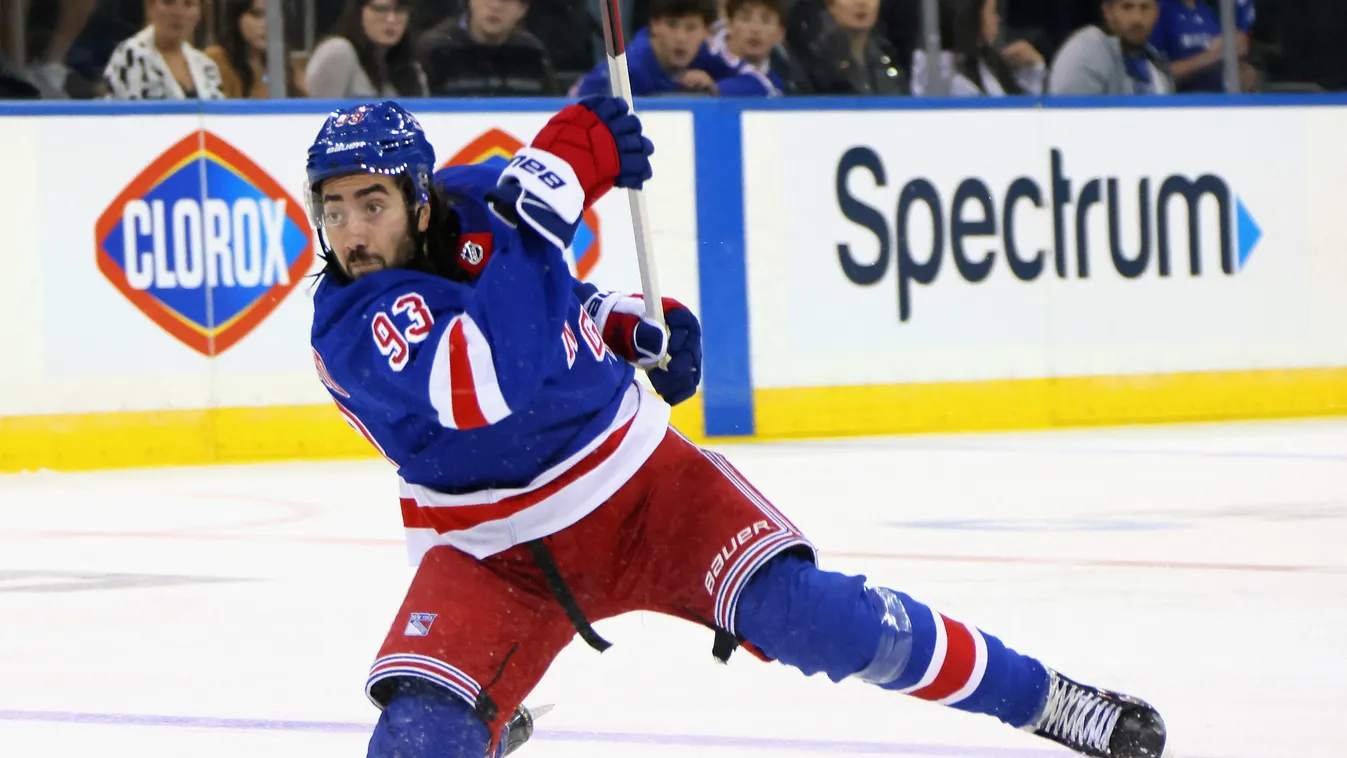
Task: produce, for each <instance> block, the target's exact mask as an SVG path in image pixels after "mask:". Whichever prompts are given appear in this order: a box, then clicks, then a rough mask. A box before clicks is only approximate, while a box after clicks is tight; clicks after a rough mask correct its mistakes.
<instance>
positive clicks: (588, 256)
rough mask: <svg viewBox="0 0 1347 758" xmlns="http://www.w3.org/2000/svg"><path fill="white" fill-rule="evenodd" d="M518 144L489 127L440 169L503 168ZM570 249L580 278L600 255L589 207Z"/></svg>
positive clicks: (596, 216)
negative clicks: (467, 167) (456, 167)
mask: <svg viewBox="0 0 1347 758" xmlns="http://www.w3.org/2000/svg"><path fill="white" fill-rule="evenodd" d="M521 147H524V143H522V142H520V141H519V140H517V139H515V138H514V137H512V136H510V135H509V134H507V133H506V132H503V131H501V130H500V129H492V130H491V131H489V132H486V133H485V134H483V135H482V136H480V137H478V138H477V139H475V140H473V141H472V142H469V143H468V144H467V146H466V147H464V148H463V149H462V150H459V151H458V153H456V154H455V155H454V157H452V158H450V159H449V160H447V161H445V162H444V165H443V166H440V168H441V169H443V168H445V167H447V166H466V165H471V164H474V163H483V164H486V165H488V166H498V167H499V168H501V169H502V170H504V168H505V164H507V163H509V162H510V159H511V158H513V157H514V154H515V152H516V151H518V150H519V148H521ZM571 250H572V251H573V252H574V253H575V276H576V278H577V279H584V278H586V277H588V276H589V272H591V271H593V270H594V266H595V264H597V263H598V262H599V257H600V246H599V214H597V213H595V212H594V209H593V208H590V209H588V210H586V211H585V212H584V214H582V215H581V216H580V228H579V229H577V230H576V232H575V241H574V242H572V243H571Z"/></svg>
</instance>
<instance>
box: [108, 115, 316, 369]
mask: <svg viewBox="0 0 1347 758" xmlns="http://www.w3.org/2000/svg"><path fill="white" fill-rule="evenodd" d="M95 239H96V246H97V258H98V268H99V270H100V271H102V272H103V275H104V276H106V277H107V278H108V281H109V282H111V283H112V285H113V286H114V287H116V288H117V289H118V290H120V291H121V293H122V294H123V295H125V296H126V298H127V299H128V300H130V301H131V302H132V303H133V304H134V305H135V306H136V307H137V308H139V309H140V310H141V312H143V313H144V314H145V315H146V316H149V317H150V319H152V320H153V321H154V322H155V323H156V324H158V325H159V326H160V327H162V328H163V329H164V331H166V332H168V333H169V334H171V335H173V336H174V337H176V338H177V339H178V340H179V341H180V342H182V343H183V344H184V345H186V346H188V347H190V348H192V349H193V350H196V351H197V352H199V353H201V354H202V355H218V354H220V353H223V352H224V351H225V350H227V349H229V348H230V347H232V346H233V345H235V344H237V343H238V341H239V340H241V339H243V338H244V337H245V336H247V335H248V333H249V332H251V331H252V330H253V329H255V328H257V326H258V325H259V324H261V323H262V321H263V320H265V319H266V317H267V316H268V315H270V314H271V312H272V311H273V310H275V309H276V306H277V305H279V304H280V303H281V301H282V300H284V299H285V297H286V295H288V294H290V291H291V290H293V289H294V288H295V285H297V284H298V283H299V282H300V280H301V279H303V278H304V275H305V274H307V273H308V271H309V269H310V268H311V267H312V266H313V261H314V254H313V247H312V242H311V239H310V236H309V225H308V219H307V217H306V216H305V214H304V209H303V206H302V205H300V203H299V202H298V201H296V200H295V199H294V198H293V197H292V196H290V194H289V193H287V192H286V191H285V190H283V189H281V186H280V185H279V184H277V183H276V180H275V179H272V178H271V176H269V175H268V174H267V173H266V172H265V171H263V170H262V169H261V168H259V167H258V166H257V164H255V163H253V162H252V161H251V160H249V159H248V157H247V156H245V155H244V154H243V153H241V152H239V151H238V150H237V149H236V148H234V147H233V146H232V145H230V144H229V143H227V142H225V141H224V140H222V139H220V138H219V137H217V136H215V135H214V134H211V133H210V132H206V131H201V132H194V133H192V134H190V135H188V136H187V137H185V138H184V139H183V140H182V141H181V142H179V143H178V144H176V145H174V146H173V147H170V148H169V149H168V150H166V151H164V154H163V155H161V156H159V158H158V159H156V160H155V161H154V162H153V163H151V164H150V165H149V167H148V168H146V169H145V170H144V171H142V172H141V173H140V175H139V176H137V177H136V178H135V179H133V180H132V181H131V183H130V184H129V185H128V186H127V188H126V189H125V190H123V191H122V193H121V195H119V196H118V197H117V199H116V200H114V201H112V204H111V205H109V206H108V207H107V210H105V211H103V215H102V216H100V217H99V219H98V225H97V229H96V233H95Z"/></svg>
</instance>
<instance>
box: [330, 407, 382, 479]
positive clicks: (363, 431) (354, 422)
mask: <svg viewBox="0 0 1347 758" xmlns="http://www.w3.org/2000/svg"><path fill="white" fill-rule="evenodd" d="M332 402H334V403H337V410H338V411H340V412H341V416H342V418H344V419H346V423H347V424H350V425H351V428H352V429H354V430H356V431H357V432H360V436H361V437H364V438H365V440H366V441H367V442H369V443H370V444H371V445H373V446H374V449H375V450H378V451H379V455H382V456H383V457H384V460H386V461H388V462H389V463H391V464H393V466H394V467H397V466H398V462H397V461H395V460H393V459H392V458H389V457H388V453H385V452H384V448H383V445H380V444H379V441H378V440H376V439H374V435H373V434H370V433H369V427H367V426H365V424H364V423H363V422H361V421H360V419H359V418H357V417H356V415H355V414H354V413H351V411H350V410H348V409H347V408H346V406H344V405H342V404H341V403H340V402H337V401H336V400H335V399H334V400H333V401H332Z"/></svg>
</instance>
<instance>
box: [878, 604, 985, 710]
mask: <svg viewBox="0 0 1347 758" xmlns="http://www.w3.org/2000/svg"><path fill="white" fill-rule="evenodd" d="M931 615H932V616H933V617H934V620H935V651H934V652H933V653H932V654H931V662H930V664H929V665H928V666H927V667H926V673H924V674H922V677H921V679H919V680H918V681H917V683H916V684H914V685H912V686H911V687H908V688H906V689H902V690H899V692H904V693H906V694H908V695H911V696H912V697H918V698H921V699H922V700H930V701H932V702H935V703H940V704H941V705H954V704H955V703H958V702H959V701H960V700H963V699H964V698H966V697H968V696H969V695H972V694H973V691H974V690H976V689H977V688H978V685H979V684H981V683H982V676H983V675H984V674H986V673H987V641H986V640H985V639H983V637H982V632H980V631H978V629H977V627H974V626H969V625H967V624H964V623H961V622H959V621H955V620H953V619H951V618H948V617H946V616H944V615H942V614H941V613H939V612H938V611H935V610H932V611H931Z"/></svg>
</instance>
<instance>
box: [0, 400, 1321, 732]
mask: <svg viewBox="0 0 1347 758" xmlns="http://www.w3.org/2000/svg"><path fill="white" fill-rule="evenodd" d="M720 449H722V450H723V452H725V453H726V454H727V455H728V456H729V457H730V459H731V460H732V461H734V462H735V463H736V465H738V466H739V468H740V469H741V470H742V471H743V472H744V473H745V474H746V475H747V476H748V477H749V478H750V479H751V480H752V481H753V482H755V483H756V484H757V485H758V487H759V488H760V489H761V490H763V491H764V492H765V493H766V494H767V495H768V496H769V497H770V498H772V499H773V500H774V501H775V502H776V504H777V505H778V506H780V507H781V508H782V509H783V510H785V511H786V512H787V513H788V514H789V515H790V516H791V517H792V519H793V520H794V521H795V522H796V523H797V524H798V525H799V526H801V527H802V528H803V529H804V530H805V531H806V532H807V533H808V534H809V535H810V536H811V537H812V538H813V539H814V541H815V542H816V543H817V544H818V545H819V547H820V548H821V550H822V551H823V560H824V566H825V567H826V568H829V569H834V570H841V571H848V572H855V573H865V574H867V575H868V576H869V577H870V578H871V579H872V581H875V582H877V583H882V584H885V585H888V586H891V587H895V588H899V589H902V590H904V591H906V592H909V593H911V594H912V595H914V596H916V597H918V598H920V599H922V600H924V601H926V602H929V603H931V604H933V605H935V606H936V607H938V608H940V609H941V610H942V611H944V612H945V613H946V614H947V615H950V616H953V617H956V618H959V619H961V620H965V621H968V622H971V623H975V624H977V625H979V626H980V627H982V628H983V629H984V630H986V631H988V632H989V633H992V634H995V635H997V636H999V637H1001V638H1002V639H1003V640H1004V641H1005V642H1006V643H1007V644H1009V645H1010V646H1012V647H1014V648H1016V649H1018V650H1021V651H1023V652H1027V653H1030V654H1034V655H1037V656H1038V657H1040V658H1041V659H1043V660H1044V662H1046V663H1047V664H1049V665H1051V666H1054V667H1056V668H1058V669H1059V670H1061V671H1063V672H1064V673H1067V674H1068V675H1071V676H1074V677H1076V678H1079V679H1083V680H1086V681H1090V682H1093V683H1098V684H1101V685H1106V686H1112V687H1116V688H1119V689H1123V690H1126V691H1129V692H1133V693H1135V694H1138V695H1140V696H1142V697H1145V698H1147V699H1150V700H1151V701H1152V702H1154V703H1156V704H1157V705H1158V706H1159V707H1160V708H1161V710H1162V712H1163V713H1164V714H1165V716H1166V718H1167V720H1168V722H1169V724H1170V728H1171V732H1172V733H1173V735H1174V738H1175V740H1176V741H1177V743H1178V744H1179V746H1180V747H1182V748H1183V749H1184V751H1185V755H1186V756H1189V758H1329V757H1332V758H1343V757H1344V756H1347V422H1344V421H1311V422H1293V423H1271V424H1256V425H1210V426H1192V427H1176V428H1136V429H1123V430H1103V431H1081V432H1056V433H1042V434H1017V435H988V436H943V437H909V438H899V439H883V440H849V441H837V442H827V443H790V444H772V445H751V446H725V447H722V448H720ZM690 507H692V506H690ZM397 513H398V511H397V505H396V488H395V486H394V479H393V475H392V472H391V471H390V470H388V468H387V464H384V463H383V462H381V461H369V462H354V463H350V462H348V463H315V464H287V465H260V466H239V467H220V468H203V469H159V470H145V471H124V472H111V473H94V474H49V473H43V474H34V475H23V476H11V477H0V756H6V757H8V756H14V758H27V757H28V756H42V757H43V758H61V757H64V756H71V757H76V756H78V757H81V758H82V757H84V756H100V757H101V756H135V757H136V758H149V757H157V756H192V757H193V758H217V757H219V758H224V757H226V756H227V757H228V758H237V757H238V756H247V757H248V758H269V757H270V756H285V757H286V758H291V757H293V756H324V757H327V756H334V757H335V756H356V757H358V756H363V755H364V754H365V744H366V741H367V730H368V726H369V725H370V724H372V723H373V720H374V718H375V711H374V709H373V707H372V706H371V705H370V704H369V703H368V702H367V701H366V700H365V698H364V694H363V682H364V677H365V673H366V671H367V668H368V665H369V663H370V662H371V660H372V658H373V656H374V654H375V652H376V651H377V649H378V647H379V644H380V642H381V641H382V639H383V636H384V634H385V632H386V630H387V628H388V626H389V624H390V623H391V622H392V614H394V612H395V611H396V610H397V608H398V606H399V604H400V601H401V598H402V593H403V591H404V590H405V588H406V585H407V582H408V581H409V579H410V577H411V569H409V568H408V567H407V565H406V561H405V555H404V551H403V548H402V543H401V537H400V527H399V523H398V515H397ZM174 582H176V583H174ZM597 627H598V629H599V631H600V633H601V634H603V635H605V636H606V637H607V638H608V639H610V640H612V641H613V642H614V643H615V647H614V648H613V649H611V650H610V651H608V652H607V653H604V654H603V655H599V654H597V653H595V652H593V651H592V650H590V649H589V648H587V647H585V646H584V645H583V643H580V642H578V641H577V642H575V643H573V644H572V645H571V647H569V648H568V649H567V650H566V651H565V652H564V653H563V654H562V656H561V657H560V658H559V659H558V660H557V661H556V663H555V665H554V666H553V668H552V670H551V671H550V672H549V673H548V675H547V677H546V678H545V679H544V680H543V682H542V684H541V685H540V687H539V688H538V690H537V691H536V692H535V693H534V696H533V697H532V698H530V701H531V702H551V703H555V704H556V705H557V708H556V710H555V711H554V712H553V713H552V714H550V715H549V716H547V717H546V719H545V720H544V721H543V722H542V723H541V724H540V728H539V734H538V736H537V737H536V739H535V741H534V742H533V743H531V744H530V745H529V746H528V747H527V748H526V749H525V750H524V751H522V752H521V753H520V754H519V755H520V756H521V758H560V757H562V756H575V757H577V758H579V757H584V758H608V757H610V756H611V757H612V758H618V757H619V756H622V757H624V758H625V757H626V756H633V755H640V756H650V757H651V758H663V757H664V756H688V755H691V756H702V755H704V756H708V758H737V757H745V756H759V755H772V754H775V755H786V756H789V755H798V756H811V755H812V756H821V755H828V756H852V755H902V756H914V757H916V758H927V757H930V756H955V757H958V758H993V757H995V756H1007V757H1010V756H1015V757H1016V758H1034V757H1037V756H1042V757H1043V758H1050V756H1053V755H1064V754H1062V753H1060V752H1058V751H1055V750H1054V749H1052V748H1051V747H1050V746H1046V745H1045V744H1044V743H1042V742H1041V741H1039V740H1036V739H1035V738H1033V737H1030V736H1028V735H1025V734H1021V733H1018V732H1015V731H1013V730H1010V729H1008V728H1006V727H1003V726H1001V725H1000V724H998V723H996V722H994V721H992V720H990V719H987V718H984V717H977V716H970V715H966V714H962V713H959V712H956V711H952V710H948V709H945V708H942V707H939V706H934V705H930V704H927V703H924V702H918V701H914V700H911V699H908V698H905V697H903V696H900V695H896V694H892V693H887V692H882V691H878V690H875V689H873V688H870V687H867V686H865V685H862V684H856V683H844V684H842V685H833V684H831V683H830V682H828V681H827V680H826V679H823V678H822V677H815V678H813V679H806V678H804V677H802V676H799V675H798V674H796V673H795V672H794V671H792V670H790V669H788V668H786V667H783V666H779V665H766V664H762V663H760V662H758V661H756V660H754V659H752V658H751V657H750V656H748V655H745V654H742V653H741V654H739V655H736V656H735V657H734V659H733V660H732V661H731V663H730V665H729V666H728V667H722V666H718V665H716V664H715V663H714V662H713V661H712V660H711V657H710V646H711V635H710V633H709V632H707V631H705V630H702V629H699V628H695V627H692V626H689V625H685V624H682V623H680V622H674V621H670V620H667V619H663V618H661V617H658V616H654V615H649V614H632V615H629V616H625V617H621V618H618V619H612V620H608V621H605V622H601V623H600V624H598V625H597Z"/></svg>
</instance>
